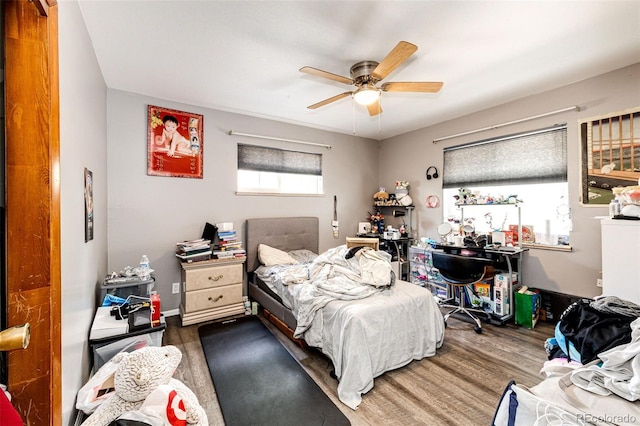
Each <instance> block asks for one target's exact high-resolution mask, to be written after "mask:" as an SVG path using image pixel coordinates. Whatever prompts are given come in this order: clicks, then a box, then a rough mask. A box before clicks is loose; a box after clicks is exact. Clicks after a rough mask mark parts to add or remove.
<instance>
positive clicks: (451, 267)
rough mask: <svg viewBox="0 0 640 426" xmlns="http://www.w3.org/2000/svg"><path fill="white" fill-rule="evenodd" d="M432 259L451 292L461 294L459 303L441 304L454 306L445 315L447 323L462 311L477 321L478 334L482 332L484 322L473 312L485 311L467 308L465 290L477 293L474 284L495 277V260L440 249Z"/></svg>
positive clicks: (433, 253)
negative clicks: (460, 254) (450, 252)
mask: <svg viewBox="0 0 640 426" xmlns="http://www.w3.org/2000/svg"><path fill="white" fill-rule="evenodd" d="M432 260H433V266H434V268H436V269H438V271H439V272H440V276H442V280H443V281H444V282H445V284H447V285H448V286H449V287H450V288H451V290H452V291H451V293H452V294H453V295H454V296H455V294H456V289H457V290H458V294H459V302H458V305H447V304H443V305H441V306H444V307H451V308H454V309H452V310H451V311H450V312H449V313H447V314H446V315H445V316H444V322H445V325H446V323H447V319H449V316H451V315H452V314H454V313H457V312H461V313H463V314H466V315H468V316H469V317H470V318H471V319H472V320H473V321H474V322H475V323H476V325H475V326H474V327H473V330H474V331H475V332H476V333H478V334H480V333H482V322H481V321H480V319H479V318H478V317H477V316H475V315H474V314H473V313H472V312H482V313H485V312H484V311H483V310H481V309H473V308H467V307H466V306H465V301H464V299H465V297H464V296H465V294H464V292H465V289H468V290H469V291H470V292H471V293H475V290H474V288H473V285H474V284H477V283H480V282H482V281H485V280H487V279H491V278H493V276H494V275H495V269H494V267H493V261H492V260H491V259H485V258H482V257H472V256H459V255H456V254H449V253H445V252H440V251H434V252H432Z"/></svg>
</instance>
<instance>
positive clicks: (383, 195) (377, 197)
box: [373, 188, 389, 201]
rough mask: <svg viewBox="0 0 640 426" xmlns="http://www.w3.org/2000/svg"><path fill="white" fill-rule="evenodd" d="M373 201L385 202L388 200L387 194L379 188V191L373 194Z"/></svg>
mask: <svg viewBox="0 0 640 426" xmlns="http://www.w3.org/2000/svg"><path fill="white" fill-rule="evenodd" d="M373 199H374V200H376V201H386V200H388V199H389V194H388V193H387V192H386V191H385V190H384V188H380V191H378V192H376V193H375V194H373Z"/></svg>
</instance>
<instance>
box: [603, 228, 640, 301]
mask: <svg viewBox="0 0 640 426" xmlns="http://www.w3.org/2000/svg"><path fill="white" fill-rule="evenodd" d="M601 232H602V294H603V295H605V296H617V297H619V298H621V299H624V300H628V301H630V302H633V303H636V304H640V273H639V272H638V264H639V263H640V221H638V220H621V219H602V221H601Z"/></svg>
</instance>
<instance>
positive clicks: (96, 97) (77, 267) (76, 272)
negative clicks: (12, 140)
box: [58, 1, 107, 424]
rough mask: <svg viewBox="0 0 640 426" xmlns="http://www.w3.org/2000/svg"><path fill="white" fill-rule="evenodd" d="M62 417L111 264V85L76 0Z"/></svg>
mask: <svg viewBox="0 0 640 426" xmlns="http://www.w3.org/2000/svg"><path fill="white" fill-rule="evenodd" d="M58 13H59V25H58V28H59V44H60V46H61V48H60V181H61V192H60V198H61V200H60V203H61V213H60V222H61V223H60V225H61V226H60V227H61V252H62V253H61V263H62V265H61V267H62V327H61V328H62V417H63V424H69V423H70V421H72V420H73V419H72V416H73V414H74V407H75V398H76V394H77V391H78V389H80V387H81V386H82V385H83V384H84V382H85V381H86V379H87V378H88V374H89V359H90V358H89V347H88V344H87V340H88V335H89V328H90V326H91V322H92V320H93V314H94V310H95V288H96V285H97V284H98V283H99V282H101V281H102V278H103V277H104V275H105V274H106V271H107V161H106V160H107V145H106V144H107V125H106V117H107V109H106V104H107V89H106V85H105V83H104V80H103V78H102V74H101V72H100V70H99V68H98V64H97V61H96V58H95V54H94V52H93V47H92V46H91V42H90V40H89V37H88V34H87V31H86V28H85V25H84V20H83V19H82V16H81V14H80V9H79V7H78V4H77V3H76V2H75V1H74V2H71V1H63V2H58ZM84 167H87V168H88V169H89V170H91V171H92V172H93V178H94V188H93V196H94V215H95V228H94V235H95V237H94V239H93V240H92V241H90V242H87V243H85V242H84Z"/></svg>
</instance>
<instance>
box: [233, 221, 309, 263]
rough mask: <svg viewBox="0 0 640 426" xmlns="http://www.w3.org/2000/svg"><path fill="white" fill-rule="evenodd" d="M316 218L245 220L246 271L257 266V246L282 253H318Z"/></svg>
mask: <svg viewBox="0 0 640 426" xmlns="http://www.w3.org/2000/svg"><path fill="white" fill-rule="evenodd" d="M318 223H319V222H318V218H317V217H277V218H262V219H247V224H246V225H247V227H246V229H245V235H246V238H247V244H246V248H245V249H246V250H247V271H249V272H253V271H255V270H256V268H257V267H258V266H260V261H259V260H258V244H266V245H268V246H271V247H275V248H277V249H280V250H284V251H291V250H300V249H307V250H311V251H313V252H314V253H318V247H319V242H318Z"/></svg>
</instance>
